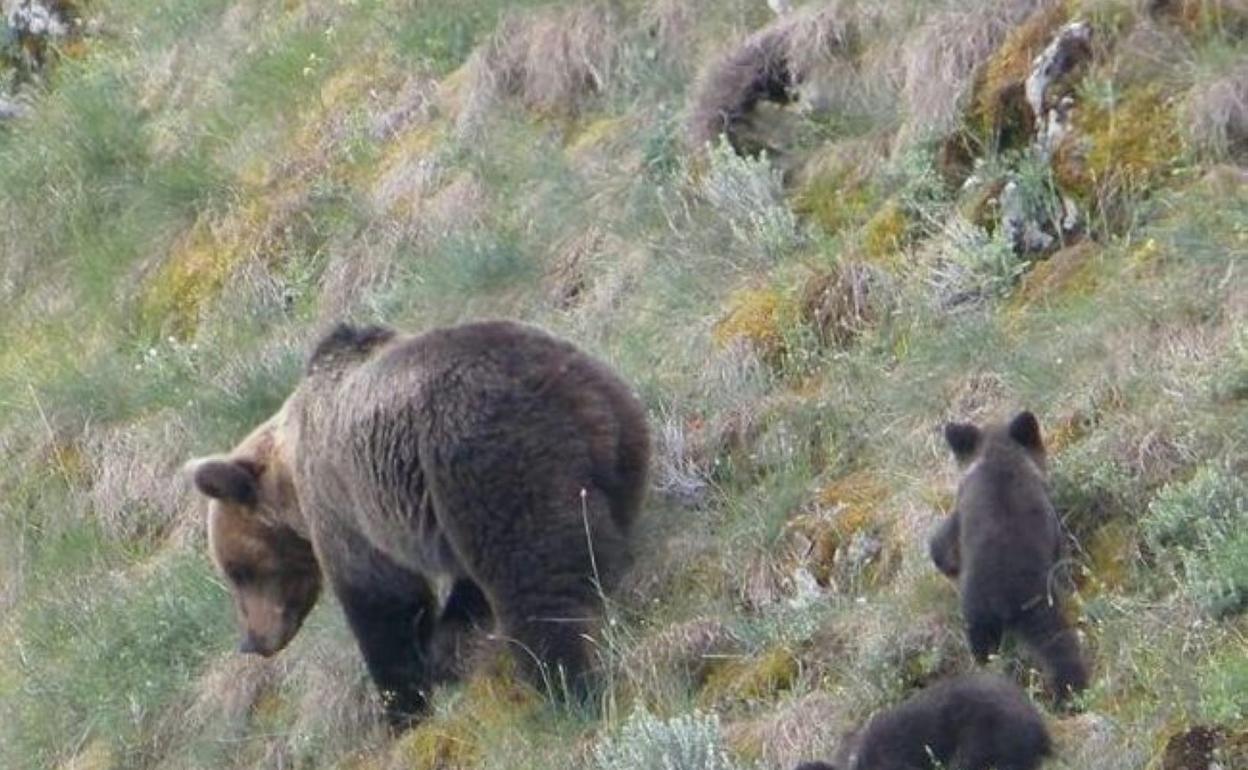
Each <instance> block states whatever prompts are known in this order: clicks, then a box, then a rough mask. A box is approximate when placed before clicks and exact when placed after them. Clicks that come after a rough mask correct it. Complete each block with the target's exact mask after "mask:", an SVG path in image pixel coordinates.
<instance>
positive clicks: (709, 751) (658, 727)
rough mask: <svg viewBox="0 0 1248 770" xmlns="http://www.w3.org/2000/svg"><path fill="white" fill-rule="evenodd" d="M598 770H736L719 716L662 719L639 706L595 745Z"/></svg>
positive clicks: (692, 714)
mask: <svg viewBox="0 0 1248 770" xmlns="http://www.w3.org/2000/svg"><path fill="white" fill-rule="evenodd" d="M594 764H595V765H596V766H597V767H598V768H599V770H638V769H639V768H645V769H646V770H735V769H736V768H737V767H738V765H737V764H736V763H735V762H733V760H732V759H731V758H729V756H728V752H727V751H725V749H724V747H723V737H722V736H721V735H720V732H719V718H718V717H716V716H715V715H713V714H712V715H707V714H702V713H700V712H696V711H695V712H693V713H690V714H684V715H681V716H677V717H673V718H671V719H667V720H664V719H661V718H659V717H657V716H654V715H653V714H651V713H649V712H647V711H644V710H638V711H634V712H633V714H632V715H631V716H630V717H629V718H628V721H627V722H625V723H624V727H623V728H622V729H621V730H620V732H619V733H618V734H617V735H614V736H612V737H610V738H607V739H606V740H605V741H603V742H602V743H599V744H598V745H597V746H595V747H594Z"/></svg>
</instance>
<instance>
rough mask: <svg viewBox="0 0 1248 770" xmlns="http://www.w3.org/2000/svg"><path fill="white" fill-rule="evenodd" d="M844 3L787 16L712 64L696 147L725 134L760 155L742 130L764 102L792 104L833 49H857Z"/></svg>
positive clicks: (703, 88) (694, 121) (700, 103)
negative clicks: (813, 70)
mask: <svg viewBox="0 0 1248 770" xmlns="http://www.w3.org/2000/svg"><path fill="white" fill-rule="evenodd" d="M844 16H845V14H844V13H843V12H842V9H841V8H840V7H839V4H834V5H831V6H829V7H827V8H822V9H818V10H810V9H806V10H802V11H798V12H796V13H793V14H788V15H786V16H785V17H783V18H780V19H778V20H776V21H775V22H773V23H772V24H770V25H768V26H766V27H764V28H763V29H760V30H759V31H757V32H755V33H754V34H752V35H750V36H749V37H747V38H746V39H745V40H744V41H743V42H742V43H741V44H740V45H739V46H737V47H736V48H734V49H732V50H731V51H729V52H728V53H726V54H725V55H724V56H723V57H721V58H720V59H719V60H718V61H716V62H715V63H714V64H712V65H711V66H710V68H709V69H708V70H707V71H706V72H705V74H704V75H703V76H702V78H701V80H700V81H699V83H698V85H697V88H696V90H695V93H694V97H693V108H692V110H691V112H690V116H689V122H688V129H687V131H688V135H689V142H690V143H691V144H692V145H693V146H694V148H695V149H701V148H703V147H704V146H705V145H706V144H707V143H714V142H715V141H717V140H718V139H719V137H720V135H721V134H723V135H724V136H725V137H726V138H727V139H728V142H729V143H730V144H731V145H732V147H733V149H734V150H736V151H737V152H739V153H756V152H758V151H759V150H761V149H765V148H762V147H757V146H748V145H749V143H748V142H747V141H746V139H745V137H744V136H743V135H742V132H741V129H742V127H743V124H744V123H745V122H746V120H747V118H748V117H749V115H750V114H751V113H752V112H753V110H754V108H755V107H757V106H758V104H759V103H760V102H773V103H775V104H782V105H783V104H789V103H791V102H792V101H794V100H795V99H796V92H795V90H794V89H796V88H797V86H799V85H801V84H802V82H803V81H805V80H806V78H807V77H808V76H809V75H810V71H811V70H812V69H813V68H814V67H815V66H817V64H818V63H820V62H821V61H822V60H824V59H826V58H828V57H830V56H831V55H832V54H833V53H835V52H838V51H843V50H846V49H852V47H853V45H854V42H855V40H856V39H857V34H858V33H857V29H856V28H855V27H854V25H852V24H850V23H847V22H846V21H845V20H844V18H843V17H844Z"/></svg>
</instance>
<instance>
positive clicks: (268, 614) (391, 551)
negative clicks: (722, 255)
mask: <svg viewBox="0 0 1248 770" xmlns="http://www.w3.org/2000/svg"><path fill="white" fill-rule="evenodd" d="M649 451H650V449H649V437H648V431H647V427H646V419H645V413H644V411H643V409H642V406H641V404H640V403H639V402H638V401H637V399H636V397H635V396H634V395H633V394H632V392H631V391H630V390H629V389H628V387H627V386H625V385H624V384H623V383H622V382H621V381H620V380H619V379H618V378H617V377H616V376H615V375H614V374H613V373H612V372H611V371H609V370H608V369H607V368H606V367H605V366H603V365H602V364H601V363H598V362H597V361H594V360H593V359H591V358H589V357H588V356H586V355H585V354H583V353H581V352H580V351H578V350H576V349H575V348H574V347H572V346H571V345H569V344H568V343H566V342H562V341H560V340H557V339H555V338H553V337H550V336H548V335H547V334H545V333H543V332H541V331H539V330H537V329H534V328H530V327H526V326H521V325H518V324H513V323H507V322H492V323H475V324H469V325H465V326H460V327H455V328H446V329H438V330H434V331H430V332H428V333H426V334H422V335H419V336H403V335H398V334H396V333H394V332H393V331H391V330H389V329H384V328H379V327H370V328H364V329H357V328H354V327H349V326H340V327H338V328H337V329H335V330H334V331H333V332H331V333H330V334H329V335H328V336H326V337H325V338H324V339H323V340H321V342H320V343H319V344H318V345H317V346H316V348H315V352H314V353H313V355H312V356H311V358H310V360H309V362H308V367H307V371H306V374H305V377H304V379H303V381H302V382H301V383H300V384H299V386H298V387H297V389H296V390H295V392H294V394H293V395H292V396H291V397H290V398H289V399H288V400H287V402H286V404H285V405H284V406H283V408H282V410H281V412H280V413H279V414H278V415H276V416H275V417H274V418H273V419H271V420H270V421H269V422H268V423H266V424H265V425H263V426H261V427H260V428H259V429H257V431H256V432H255V433H253V435H252V436H251V437H249V438H248V440H247V441H245V442H244V443H243V444H242V445H240V447H239V448H238V449H236V450H235V451H234V452H233V453H231V454H230V455H228V456H226V457H222V458H210V459H207V460H203V461H198V462H197V463H196V464H195V473H194V477H195V483H196V485H197V487H198V488H199V489H200V491H201V492H203V493H204V494H206V495H208V496H209V497H211V498H213V503H212V505H211V507H210V514H209V516H210V522H209V525H210V526H209V528H210V536H211V541H212V542H211V547H212V552H213V556H214V558H215V559H216V560H217V563H218V564H219V565H220V566H221V568H222V570H223V571H224V572H225V574H226V576H227V577H228V578H229V580H230V582H231V585H232V587H233V589H234V593H235V596H236V597H238V598H239V604H240V612H239V616H240V622H241V623H242V625H243V628H244V629H245V639H247V640H250V641H249V642H248V643H247V644H245V645H244V646H245V647H247V648H248V649H250V650H252V651H255V652H259V653H261V654H266V655H271V654H273V653H275V652H277V651H278V650H280V649H281V648H282V647H283V646H285V644H286V643H287V642H289V640H290V638H291V637H292V636H293V635H294V633H295V631H297V630H298V626H299V623H301V622H302V620H303V617H304V616H305V615H306V614H307V612H308V610H310V608H311V606H312V603H313V602H314V601H315V594H314V593H313V594H312V595H311V596H309V595H308V591H309V590H311V589H310V588H303V586H311V585H313V584H316V585H319V579H320V575H321V573H323V574H324V577H325V579H326V580H327V581H328V583H329V585H330V587H331V588H332V589H333V591H334V593H335V595H336V596H337V597H338V600H339V602H340V603H341V604H342V607H343V610H344V612H345V613H346V616H347V620H348V622H349V624H350V626H351V629H352V631H353V633H354V634H355V637H356V639H357V641H358V642H359V646H360V650H361V652H362V653H363V656H364V660H365V662H366V664H367V666H368V670H369V672H370V674H371V675H372V678H373V679H374V681H375V682H376V684H377V686H378V687H379V688H380V690H381V692H382V694H383V698H384V699H385V702H386V706H387V710H388V713H389V715H390V717H391V718H392V720H393V721H395V722H398V723H402V722H405V721H406V720H408V719H410V718H411V717H413V716H415V715H417V714H419V713H420V712H421V711H422V710H423V709H424V708H425V705H426V704H425V694H426V691H427V689H428V687H429V685H430V683H431V680H432V679H433V678H435V677H436V669H438V667H439V662H438V661H437V660H434V659H433V658H434V657H435V656H436V652H435V651H436V649H438V648H441V647H447V646H449V647H454V646H455V644H454V643H453V641H454V639H455V638H456V637H458V636H459V635H460V633H461V631H464V630H467V629H470V628H472V627H474V626H486V627H489V626H493V627H496V628H497V630H498V631H499V632H500V633H501V634H502V635H503V636H505V637H506V638H507V639H508V640H509V642H510V643H511V644H512V646H513V648H514V650H515V653H516V656H517V659H518V661H519V662H520V664H521V666H522V668H523V669H524V670H526V671H527V672H528V673H529V674H530V675H531V676H532V678H533V679H534V680H535V682H536V683H537V684H539V685H540V684H543V683H545V684H547V685H550V686H552V688H553V689H555V690H556V691H559V690H562V689H563V688H564V687H566V688H568V689H569V690H571V691H572V692H573V693H574V694H583V691H584V689H585V688H586V686H587V685H588V681H587V679H586V676H587V674H588V672H589V670H590V651H589V649H588V648H587V641H586V636H587V635H589V634H592V633H593V631H594V628H595V621H596V618H597V616H598V614H599V610H600V594H599V591H600V590H604V589H610V588H611V586H612V585H614V584H615V582H616V580H617V579H618V577H619V575H620V573H621V571H622V570H623V569H624V568H625V566H626V564H627V562H628V541H629V530H630V528H631V525H632V524H633V520H634V519H635V517H636V515H637V512H638V509H639V507H640V505H641V502H642V495H643V491H644V489H645V486H646V483H645V482H646V473H647V467H648V464H649ZM591 543H592V551H591V548H590V544H591ZM292 550H294V551H297V552H298V553H300V554H304V555H305V556H306V555H310V554H312V553H314V554H315V560H314V562H311V563H312V564H313V565H314V566H319V570H316V569H313V570H311V572H310V573H309V570H308V564H309V561H308V560H307V559H295V560H292V561H290V563H287V561H286V560H284V556H285V555H287V554H289V553H290V552H291V551H292ZM240 575H241V576H242V577H243V578H246V579H245V580H241V579H236V578H239V577H240ZM296 589H300V590H296ZM289 600H297V601H289ZM260 617H264V618H267V620H266V621H265V624H264V627H263V628H256V627H255V621H256V619H257V618H260ZM448 640H449V641H448ZM560 677H564V679H562V680H561V679H560Z"/></svg>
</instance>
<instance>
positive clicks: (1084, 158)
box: [1053, 84, 1183, 212]
mask: <svg viewBox="0 0 1248 770" xmlns="http://www.w3.org/2000/svg"><path fill="white" fill-rule="evenodd" d="M1086 102H1087V103H1085V105H1084V106H1083V108H1082V109H1080V110H1079V111H1078V112H1077V113H1076V115H1075V130H1074V131H1073V132H1072V133H1071V135H1070V136H1069V137H1068V138H1067V139H1066V140H1065V141H1064V142H1063V143H1062V145H1061V146H1060V147H1059V148H1058V151H1057V154H1056V157H1055V158H1054V166H1053V168H1054V175H1055V177H1056V179H1057V181H1058V184H1059V185H1060V187H1061V188H1062V189H1063V190H1067V191H1069V192H1072V193H1073V194H1075V195H1076V197H1078V198H1079V199H1080V200H1081V201H1082V202H1083V203H1085V204H1087V205H1090V206H1093V207H1095V208H1097V209H1099V210H1101V211H1102V212H1106V211H1107V210H1112V209H1113V208H1115V207H1116V205H1117V204H1120V203H1121V202H1122V201H1123V200H1124V199H1125V198H1128V197H1131V196H1137V195H1141V194H1143V193H1145V192H1150V191H1153V190H1155V189H1156V187H1157V186H1158V185H1159V184H1161V183H1162V182H1163V181H1164V180H1165V178H1166V177H1167V176H1168V175H1169V173H1170V172H1171V171H1173V170H1174V169H1175V168H1176V167H1177V166H1178V165H1179V163H1180V161H1181V159H1182V153H1183V140H1182V136H1181V134H1180V131H1179V122H1178V117H1177V111H1176V105H1175V102H1174V100H1173V99H1172V98H1171V97H1170V96H1167V95H1166V93H1165V92H1164V91H1163V89H1162V88H1161V87H1160V86H1158V85H1156V84H1150V85H1146V86H1139V87H1135V88H1132V89H1130V90H1128V91H1127V92H1126V93H1124V94H1122V95H1121V96H1120V97H1117V98H1114V99H1111V100H1109V101H1108V103H1106V102H1100V103H1098V102H1096V101H1095V100H1086Z"/></svg>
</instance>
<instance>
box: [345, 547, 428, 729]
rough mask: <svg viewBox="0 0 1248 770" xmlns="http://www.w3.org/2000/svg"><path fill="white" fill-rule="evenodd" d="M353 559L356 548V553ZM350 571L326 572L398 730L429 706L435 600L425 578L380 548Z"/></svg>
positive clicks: (393, 723)
mask: <svg viewBox="0 0 1248 770" xmlns="http://www.w3.org/2000/svg"><path fill="white" fill-rule="evenodd" d="M356 558H358V553H357V555H356ZM357 563H358V564H361V566H362V567H365V568H363V569H361V568H357V569H356V570H355V571H354V572H353V573H352V574H348V575H332V574H331V575H330V584H331V585H332V586H333V590H334V593H335V595H337V597H338V601H339V603H340V604H341V605H342V609H343V612H344V613H345V614H346V616H347V623H348V625H349V626H350V627H351V632H352V634H354V636H355V640H356V643H357V644H358V645H359V648H360V653H361V654H362V655H363V657H364V664H365V666H366V667H367V668H368V673H369V676H370V677H371V678H372V680H373V683H374V684H375V685H376V686H377V690H378V692H379V694H380V696H381V700H382V704H383V706H384V708H385V714H386V719H387V721H389V723H390V724H391V726H392V727H394V728H396V729H401V728H403V727H406V726H408V725H410V724H411V723H412V722H414V721H415V720H416V719H418V718H419V717H420V716H421V715H422V714H423V713H424V712H425V711H426V709H427V707H428V690H429V686H430V683H429V672H428V650H427V648H428V644H429V640H430V638H431V637H432V635H433V629H434V625H435V623H436V613H437V603H436V598H435V596H434V594H433V591H432V590H431V588H430V586H429V583H428V581H426V580H425V579H424V578H423V577H422V576H421V575H419V574H417V573H415V572H412V571H410V570H407V569H404V568H403V567H400V566H399V565H397V564H395V563H394V562H393V561H392V560H391V559H389V558H388V557H386V556H385V555H384V554H382V553H380V552H379V551H376V550H374V551H373V552H372V553H371V554H369V555H368V557H367V558H365V559H362V560H360V561H359V562H357Z"/></svg>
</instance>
